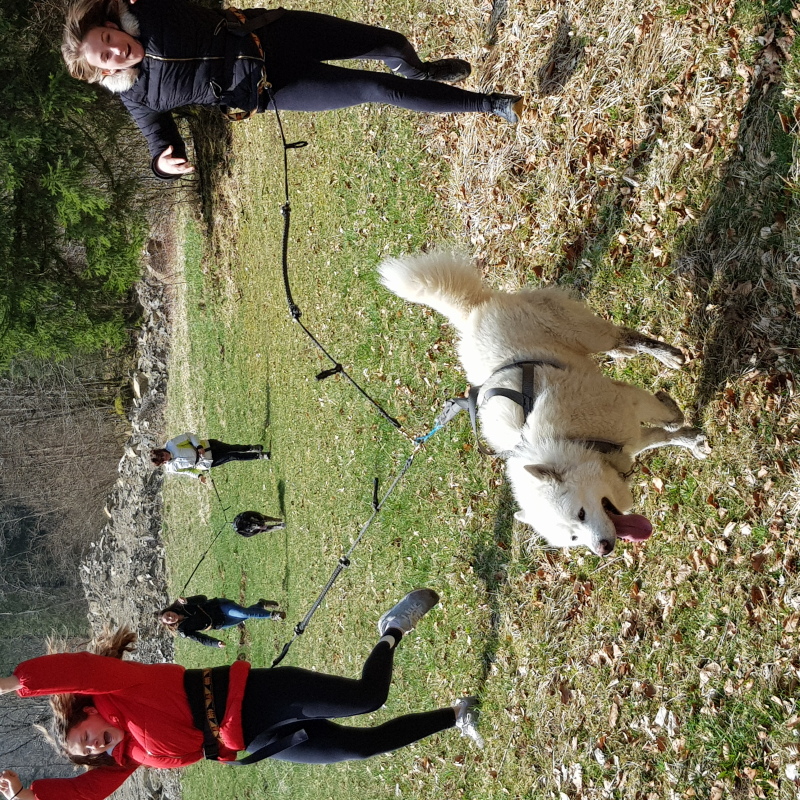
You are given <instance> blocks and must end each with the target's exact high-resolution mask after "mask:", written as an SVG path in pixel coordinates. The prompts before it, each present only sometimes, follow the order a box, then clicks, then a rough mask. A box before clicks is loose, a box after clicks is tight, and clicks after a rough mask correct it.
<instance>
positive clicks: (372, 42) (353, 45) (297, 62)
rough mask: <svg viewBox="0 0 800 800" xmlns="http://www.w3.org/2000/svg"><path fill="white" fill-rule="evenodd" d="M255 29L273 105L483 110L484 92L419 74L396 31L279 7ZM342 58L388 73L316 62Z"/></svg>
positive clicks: (420, 67) (411, 51)
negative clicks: (382, 65)
mask: <svg viewBox="0 0 800 800" xmlns="http://www.w3.org/2000/svg"><path fill="white" fill-rule="evenodd" d="M259 35H260V36H261V38H262V42H263V44H264V52H265V59H264V60H265V62H266V68H267V77H268V79H269V81H270V83H271V84H272V87H273V88H272V92H273V94H274V96H275V102H276V104H277V106H278V109H279V110H281V111H326V110H328V109H332V108H346V107H348V106H355V105H359V104H361V103H387V104H388V105H391V106H399V107H400V108H409V109H411V110H412V111H433V112H439V113H446V112H462V111H490V110H491V106H490V103H489V100H488V98H487V96H486V95H484V94H478V93H476V92H467V91H465V90H464V89H458V88H456V87H455V86H448V85H447V84H444V83H436V82H435V81H426V80H420V78H423V77H424V75H425V73H424V71H423V65H422V61H420V59H419V56H418V55H417V54H416V52H415V50H414V48H413V47H412V46H411V44H410V43H409V41H408V39H406V37H405V36H403V35H402V34H401V33H397V32H396V31H390V30H385V29H384V28H375V27H373V26H371V25H362V24H361V23H359V22H350V21H348V20H344V19H339V18H338V17H331V16H328V15H327V14H316V13H314V12H311V11H287V12H286V13H285V14H283V15H282V16H281V17H279V18H278V19H277V20H275V22H272V23H271V24H270V25H268V26H267V27H266V28H262V29H261V30H260V31H259ZM346 58H356V59H368V60H373V61H383V62H384V63H385V64H386V66H388V67H389V69H391V70H392V71H393V72H394V73H396V74H391V73H386V72H369V71H366V70H360V69H346V68H344V67H336V66H333V65H331V64H324V63H322V62H324V61H336V60H340V59H346ZM400 76H403V77H400ZM270 107H271V106H270Z"/></svg>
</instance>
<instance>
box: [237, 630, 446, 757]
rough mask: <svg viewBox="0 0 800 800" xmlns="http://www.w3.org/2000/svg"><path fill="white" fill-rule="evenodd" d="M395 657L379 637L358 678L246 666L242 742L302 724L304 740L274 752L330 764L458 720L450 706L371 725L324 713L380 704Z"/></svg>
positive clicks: (362, 710) (343, 713) (401, 743)
mask: <svg viewBox="0 0 800 800" xmlns="http://www.w3.org/2000/svg"><path fill="white" fill-rule="evenodd" d="M393 658H394V648H393V647H391V646H390V645H389V643H388V642H378V644H377V645H376V646H375V648H374V650H373V651H372V653H370V656H369V658H368V659H367V661H366V663H365V664H364V669H363V670H362V672H361V678H360V679H358V680H354V679H353V678H340V677H338V676H335V675H325V674H323V673H319V672H311V671H310V670H305V669H299V668H298V667H276V668H274V669H252V670H250V675H249V676H248V678H247V687H246V689H245V693H244V701H243V703H242V728H243V732H244V740H245V743H246V744H249V743H250V742H252V741H253V740H254V739H255V738H256V736H258V735H259V734H260V733H261V732H262V731H265V730H267V729H271V732H272V733H274V734H275V736H276V737H283V736H286V735H288V734H291V733H294V732H295V731H298V730H300V729H303V730H305V732H306V734H307V735H308V740H307V741H305V742H303V743H301V744H298V745H296V746H295V747H291V748H289V749H288V750H283V751H281V752H280V753H278V754H277V755H275V756H272V757H273V758H275V759H277V760H279V761H294V762H297V763H300V764H333V763H335V762H337V761H351V760H359V759H362V758H370V756H374V755H378V754H379V753H388V752H390V751H391V750H397V748H399V747H405V746H406V745H408V744H411V743H412V742H416V741H417V740H419V739H422V738H424V737H426V736H430V735H431V734H434V733H438V732H439V731H443V730H446V729H447V728H452V727H453V725H455V719H456V717H455V712H454V711H453V709H452V708H441V709H438V710H436V711H428V712H425V713H422V714H407V715H405V716H403V717H397V718H396V719H393V720H390V721H389V722H386V723H384V724H383V725H379V726H377V727H375V728H353V727H350V726H346V725H337V724H336V723H334V722H329V721H328V719H327V717H352V716H356V715H357V714H369V713H370V712H371V711H375V710H377V709H378V708H380V707H381V706H382V705H383V704H384V702H386V698H387V696H388V694H389V684H390V683H391V680H392V661H393Z"/></svg>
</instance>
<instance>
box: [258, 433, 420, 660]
mask: <svg viewBox="0 0 800 800" xmlns="http://www.w3.org/2000/svg"><path fill="white" fill-rule="evenodd" d="M430 435H431V434H428V436H424V437H423V436H421V437H419V438H417V439H416V440H415V441H416V446H415V447H414V450H413V451H412V452H411V455H410V456H409V457H408V458H407V459H406V463H405V464H403V466H402V468H401V469H400V471H399V472H398V473H397V475H396V476H395V479H394V480H393V481H392V485H391V486H390V487H389V488H388V489H387V490H386V492H385V493H384V495H383V497H382V498H381V499H380V500H378V479H377V478H375V481H374V483H373V485H372V516H371V517H370V518H369V519H368V520H367V521H366V522H365V523H364V525H363V526H362V528H361V531H360V532H359V534H358V536H357V537H356V540H355V541H354V542H353V544H352V545H351V546H350V549H349V550H348V551H347V552H346V553H345V554H344V555H343V556H342V557H341V558H340V559H339V563H338V564H337V565H336V569H334V571H333V573H332V574H331V577H330V578H329V579H328V582H327V583H326V584H325V588H324V589H323V590H322V591H321V592H320V593H319V597H317V599H316V600H315V601H314V604H313V605H312V606H311V608H310V609H309V611H308V613H307V614H306V615H305V616H304V617H303V619H302V620H301V621H300V622H298V623H297V625H295V628H294V636H293V637H292V638H291V639H290V640H289V641H288V642H286V644H285V645H284V646H283V650H281V652H280V655H279V656H278V657H277V658H276V659H275V660H274V661H273V662H272V666H273V667H277V666H278V664H280V663H281V661H283V659H284V658H286V654H287V653H288V652H289V648H290V647H291V646H292V645H293V644H294V640H295V639H297V637H298V636H302V635H303V634H304V633H305V632H306V628H307V627H308V623H309V622H311V617H313V616H314V614H315V613H316V611H317V609H318V608H319V607H320V606H321V605H322V601H323V600H324V599H325V595H327V594H328V592H329V591H330V590H331V587H332V586H333V584H334V583H336V579H337V578H338V577H339V575H341V574H342V572H343V571H344V570H345V569H346V568H347V567H349V566H350V556H352V555H353V551H354V550H355V549H356V547H358V545H359V542H361V539H362V538H363V537H364V534H365V533H366V532H367V530H369V527H370V525H372V523H373V522H374V520H375V517H377V516H378V514H380V512H381V509H382V508H383V506H384V504H385V503H386V501H387V500H388V499H389V497H390V496H391V494H392V492H393V491H394V490H395V488H396V486H397V484H398V483H400V481H401V480H402V479H403V476H404V475H405V474H406V472H408V470H409V468H410V467H411V464H412V463H413V462H414V456H416V455H417V453H418V452H419V451H420V449H421V448H422V446H423V445H424V444H425V442H426V441H427V440H428V438H430Z"/></svg>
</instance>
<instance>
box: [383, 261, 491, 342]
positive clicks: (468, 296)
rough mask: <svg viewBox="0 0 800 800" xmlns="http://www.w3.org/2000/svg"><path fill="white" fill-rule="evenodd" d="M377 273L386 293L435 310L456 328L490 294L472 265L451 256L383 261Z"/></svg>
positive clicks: (469, 262)
mask: <svg viewBox="0 0 800 800" xmlns="http://www.w3.org/2000/svg"><path fill="white" fill-rule="evenodd" d="M378 272H379V273H380V276H381V282H382V283H383V285H384V286H385V287H386V288H387V289H388V290H389V291H390V292H394V293H395V294H396V295H399V296H400V297H402V298H403V299H404V300H410V301H411V302H412V303H421V304H423V305H427V306H430V307H431V308H434V309H436V311H438V312H439V313H440V314H444V315H445V316H446V317H447V318H448V319H449V320H450V322H452V323H453V324H454V325H455V326H456V327H457V328H458V327H461V326H462V325H463V324H464V323H465V322H466V320H467V317H469V315H470V313H471V312H472V310H473V309H474V308H476V307H477V306H480V305H482V304H483V303H485V302H486V301H487V300H488V299H489V298H490V297H491V294H492V291H491V289H488V288H487V287H486V286H484V284H483V281H482V280H481V276H480V275H479V274H478V271H477V270H476V269H475V265H474V264H472V262H471V261H470V260H469V259H468V258H466V256H460V255H456V254H454V253H442V252H439V253H426V254H425V255H420V256H406V257H405V258H387V259H386V260H385V261H383V262H382V263H381V265H380V266H379V267H378Z"/></svg>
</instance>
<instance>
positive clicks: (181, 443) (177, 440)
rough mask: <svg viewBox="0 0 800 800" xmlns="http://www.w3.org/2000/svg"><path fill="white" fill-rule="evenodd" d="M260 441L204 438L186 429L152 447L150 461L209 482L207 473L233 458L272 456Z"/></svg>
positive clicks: (241, 459) (168, 470)
mask: <svg viewBox="0 0 800 800" xmlns="http://www.w3.org/2000/svg"><path fill="white" fill-rule="evenodd" d="M269 455H270V454H269V452H264V448H263V446H262V445H260V444H226V443H225V442H221V441H219V439H200V438H198V437H197V435H196V434H194V433H182V434H180V435H179V436H175V437H173V438H172V439H170V440H169V441H168V442H167V443H166V444H165V445H164V446H163V447H157V448H154V449H153V450H151V451H150V461H151V462H152V463H153V464H154V466H156V467H161V466H163V467H164V472H165V473H166V474H168V475H169V474H174V475H188V476H189V477H190V478H199V479H200V480H201V481H202V482H203V483H205V473H206V472H208V471H209V470H210V469H211V468H212V467H219V466H222V464H227V463H228V462H229V461H258V460H269Z"/></svg>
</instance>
